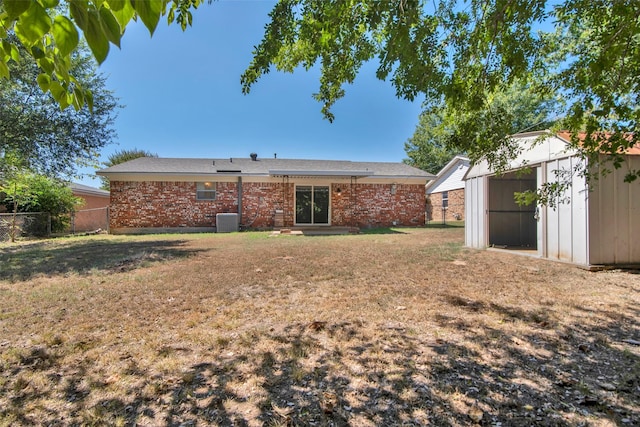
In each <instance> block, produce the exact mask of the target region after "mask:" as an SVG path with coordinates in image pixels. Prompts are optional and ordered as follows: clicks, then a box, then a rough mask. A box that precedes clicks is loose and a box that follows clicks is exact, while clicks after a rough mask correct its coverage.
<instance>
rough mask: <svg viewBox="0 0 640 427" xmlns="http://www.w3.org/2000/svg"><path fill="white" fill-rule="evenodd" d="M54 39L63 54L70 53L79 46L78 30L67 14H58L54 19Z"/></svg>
mask: <svg viewBox="0 0 640 427" xmlns="http://www.w3.org/2000/svg"><path fill="white" fill-rule="evenodd" d="M52 33H53V39H54V40H55V42H56V46H57V47H58V49H60V54H61V55H63V56H67V55H69V54H70V53H71V52H73V50H74V49H75V48H76V47H77V46H78V39H79V36H78V30H76V26H75V25H73V22H71V20H70V19H69V18H67V17H65V16H62V15H58V16H56V17H55V19H54V20H53V30H52Z"/></svg>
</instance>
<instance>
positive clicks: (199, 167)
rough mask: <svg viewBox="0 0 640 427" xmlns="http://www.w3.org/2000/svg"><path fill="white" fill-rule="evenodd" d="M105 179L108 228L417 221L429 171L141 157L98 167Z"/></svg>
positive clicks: (365, 164)
mask: <svg viewBox="0 0 640 427" xmlns="http://www.w3.org/2000/svg"><path fill="white" fill-rule="evenodd" d="M97 173H98V175H102V176H105V177H107V178H108V179H109V181H110V188H111V203H110V231H111V232H112V233H127V232H140V231H159V230H158V229H162V230H164V231H170V229H179V230H181V231H214V230H215V229H216V225H217V224H216V216H217V214H222V213H226V214H236V216H235V217H236V218H237V219H238V223H239V225H240V227H241V228H243V229H270V228H282V227H305V226H306V227H308V226H314V227H315V226H341V227H359V228H370V227H385V226H393V225H399V226H420V225H424V223H425V206H426V200H425V199H426V195H425V191H424V188H425V187H424V185H425V183H426V181H427V180H429V179H432V178H433V177H434V176H433V175H431V174H428V173H426V172H424V171H421V170H419V169H416V168H413V167H411V166H408V165H405V164H403V163H383V162H350V161H333V160H291V159H275V158H273V159H259V158H258V157H257V156H256V155H255V154H252V155H251V158H229V159H168V158H157V157H142V158H139V159H135V160H131V161H129V162H126V163H122V164H119V165H115V166H113V167H110V168H107V169H103V170H101V171H98V172H97Z"/></svg>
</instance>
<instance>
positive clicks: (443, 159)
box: [404, 106, 459, 174]
mask: <svg viewBox="0 0 640 427" xmlns="http://www.w3.org/2000/svg"><path fill="white" fill-rule="evenodd" d="M449 124H450V121H449V120H448V117H447V111H446V108H444V107H443V106H441V107H436V108H431V109H429V110H425V111H423V112H422V113H421V114H420V117H419V119H418V125H417V126H416V130H415V131H414V132H413V136H412V137H411V138H409V140H408V141H407V142H405V143H404V150H405V151H406V153H407V156H409V158H408V159H405V160H404V162H405V163H407V164H408V165H411V166H414V167H417V168H419V169H422V170H424V171H427V172H429V173H432V174H437V173H438V172H440V170H441V169H442V168H443V167H444V166H446V164H447V163H449V162H450V161H451V159H453V158H454V157H455V155H456V154H459V153H458V152H456V151H455V150H452V149H450V148H449V147H448V146H447V144H448V138H447V137H448V135H449V129H448V126H449Z"/></svg>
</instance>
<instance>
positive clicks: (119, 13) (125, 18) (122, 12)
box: [109, 1, 136, 28]
mask: <svg viewBox="0 0 640 427" xmlns="http://www.w3.org/2000/svg"><path fill="white" fill-rule="evenodd" d="M109 4H111V3H109ZM111 12H112V13H113V16H114V17H115V18H116V19H117V20H118V24H120V28H125V27H126V26H127V24H128V23H129V21H131V19H132V18H133V16H134V15H135V14H136V11H135V10H134V9H133V6H131V3H129V2H128V1H127V2H124V5H123V6H122V8H121V9H114V8H113V7H112V8H111Z"/></svg>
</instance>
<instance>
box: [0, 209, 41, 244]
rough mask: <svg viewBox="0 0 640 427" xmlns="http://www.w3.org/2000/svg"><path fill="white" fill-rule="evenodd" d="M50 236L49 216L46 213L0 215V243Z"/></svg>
mask: <svg viewBox="0 0 640 427" xmlns="http://www.w3.org/2000/svg"><path fill="white" fill-rule="evenodd" d="M49 236H51V215H50V214H48V213H46V212H30V213H15V214H14V213H3V214H0V242H9V241H12V240H18V239H25V238H30V237H49Z"/></svg>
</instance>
